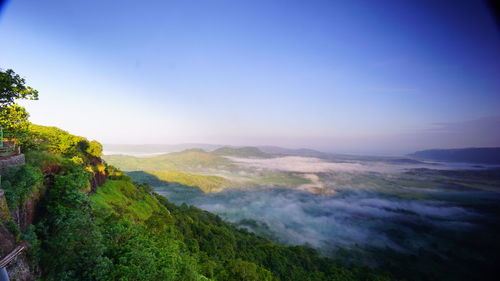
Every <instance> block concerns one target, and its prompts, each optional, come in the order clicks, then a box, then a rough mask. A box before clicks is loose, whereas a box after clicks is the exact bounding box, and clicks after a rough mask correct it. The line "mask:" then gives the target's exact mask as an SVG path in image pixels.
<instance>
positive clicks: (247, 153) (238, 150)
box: [212, 146, 272, 158]
mask: <svg viewBox="0 0 500 281" xmlns="http://www.w3.org/2000/svg"><path fill="white" fill-rule="evenodd" d="M212 153H213V154H215V155H222V156H234V157H243V158H271V157H272V155H271V154H268V153H265V152H262V151H261V150H260V149H258V148H257V147H253V146H246V147H229V146H225V147H221V148H218V149H216V150H214V151H213V152H212Z"/></svg>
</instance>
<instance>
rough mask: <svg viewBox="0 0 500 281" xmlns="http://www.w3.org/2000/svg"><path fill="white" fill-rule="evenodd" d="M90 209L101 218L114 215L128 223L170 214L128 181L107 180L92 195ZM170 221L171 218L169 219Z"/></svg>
mask: <svg viewBox="0 0 500 281" xmlns="http://www.w3.org/2000/svg"><path fill="white" fill-rule="evenodd" d="M92 207H93V209H94V210H96V211H97V212H99V213H100V214H101V215H102V216H104V215H106V216H109V215H115V216H120V217H123V218H126V219H127V220H129V221H135V222H137V221H145V220H147V219H148V218H149V217H150V216H151V214H153V213H154V212H163V213H166V216H168V215H169V214H170V212H169V211H168V210H167V209H166V208H165V207H163V206H162V205H161V204H159V203H158V201H157V200H155V199H154V198H153V197H151V196H149V195H148V194H147V192H146V191H144V190H142V189H139V188H137V187H136V186H134V185H133V184H132V183H131V182H129V181H118V180H108V181H107V182H106V183H105V184H104V185H103V186H101V187H99V188H98V189H97V191H96V192H95V193H94V194H93V195H92ZM170 220H172V218H170Z"/></svg>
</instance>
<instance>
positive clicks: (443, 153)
mask: <svg viewBox="0 0 500 281" xmlns="http://www.w3.org/2000/svg"><path fill="white" fill-rule="evenodd" d="M408 156H410V157H413V158H416V159H422V160H433V161H442V162H465V163H477V164H490V165H497V164H500V147H478V148H458V149H429V150H422V151H417V152H415V153H413V154H409V155H408Z"/></svg>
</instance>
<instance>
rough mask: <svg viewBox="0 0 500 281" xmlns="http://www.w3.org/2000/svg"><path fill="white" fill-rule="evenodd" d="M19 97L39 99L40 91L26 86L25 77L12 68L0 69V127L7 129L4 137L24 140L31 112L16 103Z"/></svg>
mask: <svg viewBox="0 0 500 281" xmlns="http://www.w3.org/2000/svg"><path fill="white" fill-rule="evenodd" d="M18 99H29V100H37V99H38V92H37V91H36V90H34V89H32V88H31V87H29V86H26V81H25V80H24V78H21V76H19V75H18V74H16V73H15V72H14V71H13V70H12V69H7V70H5V71H4V70H2V69H0V127H1V128H3V129H4V130H5V132H4V137H6V138H8V139H17V140H19V141H20V142H23V140H24V138H26V137H27V135H28V129H29V126H30V123H29V121H28V117H29V114H28V112H27V111H26V109H25V108H24V107H22V106H19V105H17V104H16V103H15V102H16V100H18ZM0 141H1V140H0Z"/></svg>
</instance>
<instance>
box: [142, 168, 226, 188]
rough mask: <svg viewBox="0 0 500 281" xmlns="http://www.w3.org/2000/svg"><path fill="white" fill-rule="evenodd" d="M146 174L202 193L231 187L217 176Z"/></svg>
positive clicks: (166, 172) (163, 172)
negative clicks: (195, 188)
mask: <svg viewBox="0 0 500 281" xmlns="http://www.w3.org/2000/svg"><path fill="white" fill-rule="evenodd" d="M146 173H148V174H150V175H153V176H155V177H157V178H158V179H159V180H161V181H166V182H176V183H180V184H183V185H187V186H192V187H199V188H200V189H201V190H202V191H204V192H214V191H218V190H221V189H223V188H224V187H227V186H229V185H231V181H229V180H227V179H225V178H223V177H219V176H206V175H195V174H187V173H181V172H175V171H146Z"/></svg>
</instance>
